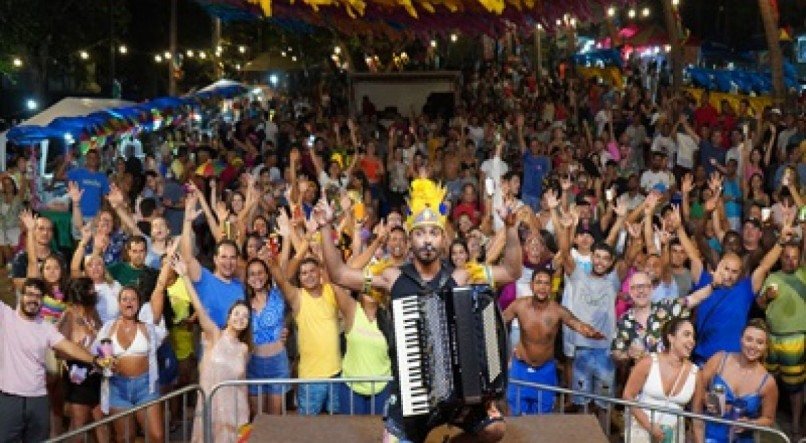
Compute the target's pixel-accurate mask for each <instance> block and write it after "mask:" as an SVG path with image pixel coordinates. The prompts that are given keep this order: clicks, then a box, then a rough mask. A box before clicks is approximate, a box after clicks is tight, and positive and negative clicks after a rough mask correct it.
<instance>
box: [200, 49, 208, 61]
mask: <svg viewBox="0 0 806 443" xmlns="http://www.w3.org/2000/svg"><path fill="white" fill-rule="evenodd" d="M199 58H200V59H202V60H204V59H206V58H207V54H205V53H204V51H199Z"/></svg>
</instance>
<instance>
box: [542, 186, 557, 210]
mask: <svg viewBox="0 0 806 443" xmlns="http://www.w3.org/2000/svg"><path fill="white" fill-rule="evenodd" d="M544 195H545V197H546V206H548V208H549V210H554V209H556V208H557V207H559V206H560V199H559V198H558V196H557V191H555V190H554V189H548V190H546V192H545V194H544Z"/></svg>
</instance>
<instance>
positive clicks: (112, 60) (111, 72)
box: [108, 0, 115, 98]
mask: <svg viewBox="0 0 806 443" xmlns="http://www.w3.org/2000/svg"><path fill="white" fill-rule="evenodd" d="M108 4H109V96H110V97H112V98H114V95H115V19H114V16H113V14H112V11H113V10H114V9H113V7H114V0H109V2H108Z"/></svg>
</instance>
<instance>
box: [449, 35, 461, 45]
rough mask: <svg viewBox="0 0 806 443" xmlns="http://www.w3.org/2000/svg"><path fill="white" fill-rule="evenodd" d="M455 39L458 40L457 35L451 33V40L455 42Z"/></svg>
mask: <svg viewBox="0 0 806 443" xmlns="http://www.w3.org/2000/svg"><path fill="white" fill-rule="evenodd" d="M457 40H459V36H458V35H456V34H451V41H452V42H454V43H456V41H457Z"/></svg>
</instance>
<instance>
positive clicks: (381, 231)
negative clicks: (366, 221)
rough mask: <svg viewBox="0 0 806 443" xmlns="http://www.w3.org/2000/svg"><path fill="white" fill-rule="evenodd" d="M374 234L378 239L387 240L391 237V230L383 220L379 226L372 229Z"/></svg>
mask: <svg viewBox="0 0 806 443" xmlns="http://www.w3.org/2000/svg"><path fill="white" fill-rule="evenodd" d="M372 233H373V234H375V236H376V237H378V238H380V239H384V240H385V239H386V237H387V236H388V235H389V229H388V227H387V226H386V221H385V220H381V221H380V222H378V224H376V225H375V227H374V228H373V229H372Z"/></svg>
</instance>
